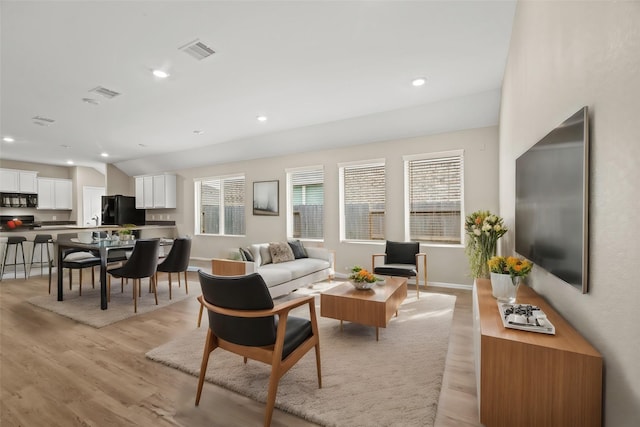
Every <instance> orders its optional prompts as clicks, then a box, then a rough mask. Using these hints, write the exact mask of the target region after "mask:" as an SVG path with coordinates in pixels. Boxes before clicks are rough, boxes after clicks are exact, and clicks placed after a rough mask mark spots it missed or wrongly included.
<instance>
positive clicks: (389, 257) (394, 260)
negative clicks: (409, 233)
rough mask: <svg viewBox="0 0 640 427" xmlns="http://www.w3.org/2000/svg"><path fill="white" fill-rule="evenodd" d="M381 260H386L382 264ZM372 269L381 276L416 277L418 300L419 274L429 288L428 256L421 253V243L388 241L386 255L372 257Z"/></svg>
mask: <svg viewBox="0 0 640 427" xmlns="http://www.w3.org/2000/svg"><path fill="white" fill-rule="evenodd" d="M380 258H384V262H383V263H382V264H380V262H379V260H380ZM376 262H377V264H376ZM371 269H372V270H373V273H374V274H379V275H381V276H392V277H393V276H396V277H407V278H410V277H415V278H416V292H417V294H418V298H420V274H419V273H422V277H423V278H424V286H425V287H426V286H427V254H426V253H422V252H420V243H419V242H392V241H390V240H387V246H386V248H385V253H383V254H373V255H372V256H371Z"/></svg>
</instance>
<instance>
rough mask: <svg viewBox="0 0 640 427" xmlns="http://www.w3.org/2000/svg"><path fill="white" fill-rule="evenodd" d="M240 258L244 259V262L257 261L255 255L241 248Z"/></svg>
mask: <svg viewBox="0 0 640 427" xmlns="http://www.w3.org/2000/svg"><path fill="white" fill-rule="evenodd" d="M240 257H241V258H242V260H243V261H249V262H253V261H255V260H254V259H253V255H252V254H251V251H249V250H247V249H245V248H240Z"/></svg>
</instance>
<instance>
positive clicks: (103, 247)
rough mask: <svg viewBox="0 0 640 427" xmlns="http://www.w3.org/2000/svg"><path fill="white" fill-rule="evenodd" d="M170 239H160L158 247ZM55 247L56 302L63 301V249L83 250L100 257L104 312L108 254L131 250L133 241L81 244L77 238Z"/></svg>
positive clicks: (102, 239)
mask: <svg viewBox="0 0 640 427" xmlns="http://www.w3.org/2000/svg"><path fill="white" fill-rule="evenodd" d="M172 242H173V241H172V240H171V239H160V245H161V246H165V245H170V244H172ZM55 243H56V246H57V251H56V253H57V257H56V265H57V266H58V268H57V270H58V301H63V300H64V286H63V274H62V273H63V272H62V270H63V268H62V259H63V252H64V251H65V249H83V250H86V251H88V252H92V253H94V254H96V253H97V254H99V256H100V309H102V310H106V309H107V308H108V304H107V263H108V260H109V252H110V251H113V250H133V248H134V246H135V243H136V241H135V240H120V239H111V238H100V239H93V240H92V241H91V242H82V241H80V240H79V239H77V238H72V239H66V240H58V241H56V242H55Z"/></svg>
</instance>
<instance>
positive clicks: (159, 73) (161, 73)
mask: <svg viewBox="0 0 640 427" xmlns="http://www.w3.org/2000/svg"><path fill="white" fill-rule="evenodd" d="M153 75H154V76H156V77H157V78H159V79H166V78H167V77H169V73H167V72H166V71H163V70H153Z"/></svg>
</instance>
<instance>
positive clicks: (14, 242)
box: [0, 236, 27, 280]
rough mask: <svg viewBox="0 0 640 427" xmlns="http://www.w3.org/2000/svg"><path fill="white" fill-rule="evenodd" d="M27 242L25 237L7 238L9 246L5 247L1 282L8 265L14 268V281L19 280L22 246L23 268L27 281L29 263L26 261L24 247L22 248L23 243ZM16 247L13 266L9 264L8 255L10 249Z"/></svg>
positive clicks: (0, 276)
mask: <svg viewBox="0 0 640 427" xmlns="http://www.w3.org/2000/svg"><path fill="white" fill-rule="evenodd" d="M26 240H27V238H26V237H24V236H9V237H7V244H6V246H5V247H4V261H3V262H2V272H1V273H0V280H2V277H3V276H4V268H5V267H6V266H7V265H12V266H13V277H14V279H17V278H18V245H20V249H21V250H22V266H23V267H24V279H25V280H26V279H27V263H26V262H25V259H24V246H22V242H25V241H26ZM10 246H15V252H14V255H13V264H7V255H8V254H9V247H10Z"/></svg>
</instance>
